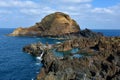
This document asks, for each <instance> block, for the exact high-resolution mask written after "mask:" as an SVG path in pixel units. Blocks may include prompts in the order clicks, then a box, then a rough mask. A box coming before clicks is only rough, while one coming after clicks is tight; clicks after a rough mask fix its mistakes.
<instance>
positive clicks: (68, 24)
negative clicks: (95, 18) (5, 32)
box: [9, 12, 80, 36]
mask: <svg viewBox="0 0 120 80" xmlns="http://www.w3.org/2000/svg"><path fill="white" fill-rule="evenodd" d="M78 32H80V27H79V25H78V24H77V22H76V21H75V20H73V19H71V18H70V16H69V15H67V14H65V13H62V12H55V13H52V14H49V15H47V16H45V17H44V18H43V19H42V20H41V22H38V23H36V24H35V25H34V26H31V27H29V28H21V27H20V28H17V29H16V30H14V32H13V33H11V34H9V35H10V36H60V35H66V34H71V33H78Z"/></svg>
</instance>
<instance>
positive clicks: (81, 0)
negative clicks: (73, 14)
mask: <svg viewBox="0 0 120 80" xmlns="http://www.w3.org/2000/svg"><path fill="white" fill-rule="evenodd" d="M91 1H92V0H61V2H67V3H68V2H71V3H85V2H91Z"/></svg>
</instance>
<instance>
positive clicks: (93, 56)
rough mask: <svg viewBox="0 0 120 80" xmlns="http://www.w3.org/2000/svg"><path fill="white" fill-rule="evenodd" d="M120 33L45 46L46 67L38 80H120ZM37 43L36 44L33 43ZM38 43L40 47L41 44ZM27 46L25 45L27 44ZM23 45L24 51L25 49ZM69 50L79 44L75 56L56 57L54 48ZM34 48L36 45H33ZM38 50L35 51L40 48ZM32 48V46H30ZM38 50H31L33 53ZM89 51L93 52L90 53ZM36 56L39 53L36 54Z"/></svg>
mask: <svg viewBox="0 0 120 80" xmlns="http://www.w3.org/2000/svg"><path fill="white" fill-rule="evenodd" d="M119 42H120V37H100V38H96V39H95V38H82V37H81V38H77V39H72V40H67V41H65V42H63V43H61V44H55V45H49V44H46V45H47V46H49V47H47V46H46V48H44V55H43V56H42V63H43V68H42V69H41V71H40V73H39V74H38V76H37V80H119V79H120V77H119V76H120V43H119ZM34 46H35V45H34ZM40 46H41V47H42V45H40ZM40 46H39V47H40ZM25 48H26V47H25ZM25 48H24V51H26V50H25ZM52 48H57V49H58V51H67V50H70V49H72V48H80V50H79V51H78V52H77V53H76V54H83V55H84V54H85V53H87V54H88V55H84V56H83V57H80V58H75V57H72V56H71V55H70V54H68V55H67V56H63V57H56V56H55V55H54V53H53V52H52V51H51V49H52ZM31 49H32V50H35V49H34V48H31ZM40 50H41V48H39V50H36V51H38V52H39V51H40ZM30 51H31V50H30ZM33 53H34V54H36V53H37V52H32V53H31V54H32V55H34V54H33ZM89 54H90V55H89ZM36 56H37V55H36Z"/></svg>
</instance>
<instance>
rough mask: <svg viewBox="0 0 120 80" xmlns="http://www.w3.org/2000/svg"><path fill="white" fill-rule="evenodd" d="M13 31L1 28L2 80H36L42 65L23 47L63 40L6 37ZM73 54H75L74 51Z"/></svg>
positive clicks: (109, 33)
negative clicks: (24, 50) (23, 49)
mask: <svg viewBox="0 0 120 80" xmlns="http://www.w3.org/2000/svg"><path fill="white" fill-rule="evenodd" d="M13 30H14V29H8V28H6V29H2V28H0V80H34V79H35V77H36V76H37V74H38V73H39V71H40V68H41V67H42V64H41V62H40V60H38V59H36V57H33V56H31V55H30V54H26V53H24V52H23V51H22V47H23V46H25V45H28V44H31V43H35V42H39V41H40V42H42V43H47V42H48V43H49V44H54V43H58V42H61V40H56V39H51V38H43V37H39V38H38V37H9V36H6V35H5V34H8V33H11V32H12V31H13ZM94 31H95V32H102V33H103V34H105V35H106V36H120V30H94ZM75 51H76V50H75ZM72 52H73V53H74V50H73V51H72ZM76 57H77V55H76Z"/></svg>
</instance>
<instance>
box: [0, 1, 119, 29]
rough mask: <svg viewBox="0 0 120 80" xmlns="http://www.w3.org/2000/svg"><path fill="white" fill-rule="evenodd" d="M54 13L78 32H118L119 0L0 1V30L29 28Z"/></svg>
mask: <svg viewBox="0 0 120 80" xmlns="http://www.w3.org/2000/svg"><path fill="white" fill-rule="evenodd" d="M54 12H64V13H66V14H68V15H70V17H71V18H73V19H74V20H76V21H77V23H78V24H79V25H80V28H81V29H85V28H89V29H120V0H0V28H17V27H30V26H32V25H34V24H35V23H36V22H40V21H41V19H42V18H44V17H45V16H46V15H48V14H50V13H54Z"/></svg>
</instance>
